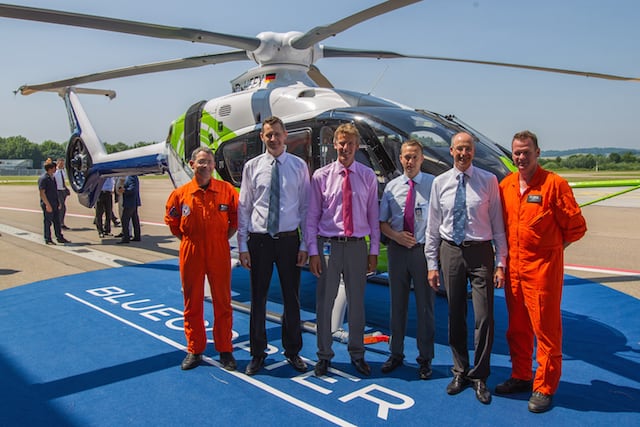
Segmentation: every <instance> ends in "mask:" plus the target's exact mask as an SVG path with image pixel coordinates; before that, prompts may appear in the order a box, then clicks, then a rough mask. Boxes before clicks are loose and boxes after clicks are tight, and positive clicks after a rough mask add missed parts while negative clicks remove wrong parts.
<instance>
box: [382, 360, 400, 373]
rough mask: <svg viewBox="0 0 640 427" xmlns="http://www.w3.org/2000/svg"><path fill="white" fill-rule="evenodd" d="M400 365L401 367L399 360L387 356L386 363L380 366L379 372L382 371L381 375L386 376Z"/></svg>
mask: <svg viewBox="0 0 640 427" xmlns="http://www.w3.org/2000/svg"><path fill="white" fill-rule="evenodd" d="M400 365H402V359H401V358H398V357H395V356H389V358H388V359H387V361H386V362H384V363H383V364H382V367H381V368H380V370H381V371H382V373H383V374H388V373H389V372H391V371H393V370H394V369H396V368H397V367H398V366H400Z"/></svg>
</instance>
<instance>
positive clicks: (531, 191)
mask: <svg viewBox="0 0 640 427" xmlns="http://www.w3.org/2000/svg"><path fill="white" fill-rule="evenodd" d="M511 149H512V152H513V162H514V164H515V165H516V166H517V168H518V172H517V173H513V174H511V175H509V176H507V177H506V178H505V179H504V180H502V182H501V183H500V192H501V194H502V205H503V212H504V215H503V216H504V223H505V228H506V234H507V241H508V244H509V256H508V261H507V284H506V286H505V297H506V302H507V310H508V312H509V328H508V330H507V341H508V343H509V352H510V354H511V363H512V372H511V377H510V378H509V379H508V380H507V381H505V382H504V383H502V384H498V385H497V386H496V394H510V393H519V392H525V391H529V392H530V391H533V393H532V394H531V397H530V399H529V404H528V407H529V411H531V412H536V413H537V412H544V411H546V410H548V409H549V408H550V407H551V400H552V396H553V394H554V393H555V392H556V389H557V388H558V383H559V382H560V373H561V369H562V315H561V312H560V301H561V298H562V281H563V275H564V249H565V248H566V247H567V246H568V245H569V244H570V243H571V242H575V241H577V240H579V239H580V238H581V237H582V236H584V234H585V232H586V231H587V225H586V222H585V220H584V217H583V216H582V213H581V211H580V207H579V206H578V204H577V203H576V200H575V198H574V196H573V192H572V190H571V187H569V184H568V183H567V181H566V180H564V179H563V178H561V177H560V176H558V175H556V174H554V173H553V172H549V171H546V170H544V169H542V168H541V167H540V166H539V165H538V157H539V156H540V148H539V147H538V138H537V137H536V135H535V134H534V133H532V132H529V131H523V132H519V133H517V134H515V135H514V137H513V141H512V144H511ZM534 336H535V338H536V340H537V345H538V348H537V352H536V360H537V362H538V369H537V370H536V375H535V378H534V379H533V381H532V379H531V377H532V372H531V369H532V354H533V344H534Z"/></svg>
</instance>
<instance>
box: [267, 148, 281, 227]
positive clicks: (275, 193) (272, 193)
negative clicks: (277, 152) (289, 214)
mask: <svg viewBox="0 0 640 427" xmlns="http://www.w3.org/2000/svg"><path fill="white" fill-rule="evenodd" d="M279 228H280V169H279V167H278V160H274V161H273V167H272V168H271V188H270V189H269V216H268V217H267V232H268V233H269V234H270V235H271V236H272V237H275V235H276V234H278V232H279V231H280V230H279Z"/></svg>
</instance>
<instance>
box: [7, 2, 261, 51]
mask: <svg viewBox="0 0 640 427" xmlns="http://www.w3.org/2000/svg"><path fill="white" fill-rule="evenodd" d="M0 16H2V17H5V18H15V19H23V20H27V21H39V22H48V23H51V24H61V25H70V26H74V27H84V28H92V29H96V30H104V31H112V32H116V33H127V34H136V35H139V36H146V37H155V38H161V39H172V40H185V41H190V42H196V43H208V44H215V45H222V46H228V47H233V48H236V49H243V50H249V51H252V50H255V49H257V48H258V46H260V40H259V39H257V38H255V37H245V36H236V35H232V34H223V33H214V32H210V31H204V30H197V29H192V28H181V27H171V26H168V25H157V24H149V23H145V22H137V21H127V20H123V19H115V18H107V17H103V16H95V15H85V14H81V13H74V12H63V11H58V10H52V9H40V8H35V7H28V6H16V5H11V4H0Z"/></svg>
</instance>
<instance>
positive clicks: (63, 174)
mask: <svg viewBox="0 0 640 427" xmlns="http://www.w3.org/2000/svg"><path fill="white" fill-rule="evenodd" d="M53 177H54V178H55V180H56V188H57V190H58V205H59V206H60V207H59V209H58V213H59V216H60V228H62V229H63V230H68V229H69V227H67V226H66V224H65V222H64V217H65V215H66V214H67V197H69V195H70V194H71V192H70V191H69V187H67V171H66V170H64V159H63V158H62V157H59V158H58V160H57V161H56V172H55V173H54V175H53Z"/></svg>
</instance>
